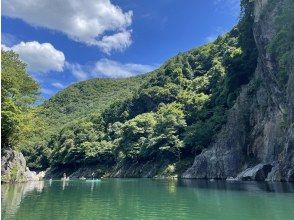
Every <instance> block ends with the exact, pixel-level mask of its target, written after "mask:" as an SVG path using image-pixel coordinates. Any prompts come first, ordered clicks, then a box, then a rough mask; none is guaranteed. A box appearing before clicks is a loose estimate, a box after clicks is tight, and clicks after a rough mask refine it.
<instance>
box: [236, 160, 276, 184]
mask: <svg viewBox="0 0 294 220" xmlns="http://www.w3.org/2000/svg"><path fill="white" fill-rule="evenodd" d="M272 167H273V166H272V165H271V164H258V165H256V166H254V167H251V168H247V169H246V170H244V171H243V172H241V173H240V174H238V176H237V177H236V179H237V180H265V179H266V177H267V175H268V173H269V172H270V171H271V169H272Z"/></svg>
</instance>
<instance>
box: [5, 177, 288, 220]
mask: <svg viewBox="0 0 294 220" xmlns="http://www.w3.org/2000/svg"><path fill="white" fill-rule="evenodd" d="M1 200H2V208H1V216H2V219H21V220H25V219H29V220H34V219H54V220H55V219H70V220H72V219H83V220H84V219H200V220H202V219H203V220H206V219H213V220H215V219H217V220H222V219H226V220H231V219H234V220H242V219H246V220H247V219H250V220H254V219H258V220H262V219H266V220H270V219H281V220H288V219H289V220H293V219H294V185H293V184H285V183H284V184H281V183H278V184H268V183H254V182H246V183H245V182H241V183H240V182H239V183H237V182H209V181H199V180H152V179H103V180H102V181H101V182H96V183H94V182H85V181H68V182H62V181H52V182H49V181H44V182H32V183H26V184H14V185H7V184H4V185H2V189H1Z"/></svg>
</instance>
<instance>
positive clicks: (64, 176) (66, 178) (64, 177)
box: [61, 173, 69, 180]
mask: <svg viewBox="0 0 294 220" xmlns="http://www.w3.org/2000/svg"><path fill="white" fill-rule="evenodd" d="M61 179H62V180H69V177H66V173H63V178H61Z"/></svg>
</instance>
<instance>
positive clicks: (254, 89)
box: [182, 0, 294, 181]
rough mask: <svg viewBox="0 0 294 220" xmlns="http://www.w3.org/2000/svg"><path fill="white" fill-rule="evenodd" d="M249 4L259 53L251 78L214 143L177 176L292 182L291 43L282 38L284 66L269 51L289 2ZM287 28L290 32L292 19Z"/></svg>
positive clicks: (259, 0)
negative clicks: (286, 49)
mask: <svg viewBox="0 0 294 220" xmlns="http://www.w3.org/2000/svg"><path fill="white" fill-rule="evenodd" d="M251 2H253V4H254V6H253V9H254V10H253V16H254V25H253V32H254V37H255V41H256V45H257V48H258V52H259V57H258V65H257V68H256V71H255V73H254V77H253V79H252V80H251V81H250V83H249V84H248V85H246V86H244V87H243V88H242V91H241V94H240V96H239V97H238V99H237V101H236V103H235V105H234V106H233V108H232V109H231V110H230V111H229V114H228V121H227V123H226V125H225V126H224V127H223V128H222V130H221V132H220V133H219V135H218V138H217V140H216V141H215V143H214V144H213V145H212V146H211V147H210V148H209V149H207V150H205V151H203V152H202V153H201V154H200V155H198V156H196V158H195V160H194V164H193V165H192V167H191V168H189V169H188V170H187V171H186V172H185V173H184V174H183V175H182V177H183V178H214V179H226V178H230V177H231V178H237V179H244V180H250V179H251V180H265V179H266V180H272V181H294V125H293V120H294V115H293V111H294V74H293V69H294V68H293V50H292V49H293V48H292V46H291V45H293V41H291V38H290V41H288V42H286V43H288V44H289V46H287V48H288V49H289V48H290V49H289V50H292V51H290V52H289V53H288V54H287V56H290V55H291V56H292V58H289V59H290V62H286V64H285V63H283V65H281V63H280V62H279V60H278V57H277V55H276V54H275V53H273V52H272V51H271V50H270V47H271V45H272V44H273V42H274V41H275V40H277V35H278V34H280V33H278V31H279V30H280V29H279V26H278V24H277V22H278V21H277V20H278V19H279V18H278V17H279V16H280V14H281V11H284V10H288V9H289V6H290V8H292V9H293V3H291V1H289V0H278V1H270V0H255V1H251ZM288 28H290V30H289V31H290V32H291V28H292V31H293V23H291V25H290V26H289V27H288ZM292 40H293V39H292ZM285 53H286V51H285ZM291 53H292V54H291ZM291 60H292V61H291ZM282 72H283V73H285V72H286V77H284V76H283V77H281V75H282ZM281 78H283V80H281ZM242 171H243V172H242Z"/></svg>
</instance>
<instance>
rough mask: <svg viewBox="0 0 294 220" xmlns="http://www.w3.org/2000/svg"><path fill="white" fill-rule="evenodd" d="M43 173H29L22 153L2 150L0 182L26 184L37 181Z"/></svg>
mask: <svg viewBox="0 0 294 220" xmlns="http://www.w3.org/2000/svg"><path fill="white" fill-rule="evenodd" d="M44 175H45V173H44V172H40V173H38V174H37V173H36V172H34V171H30V170H29V168H28V167H27V166H26V160H25V158H24V156H23V155H22V153H20V152H18V151H15V150H12V149H8V150H3V152H2V157H1V182H4V183H9V182H27V181H38V180H41V179H42V178H43V177H44Z"/></svg>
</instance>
